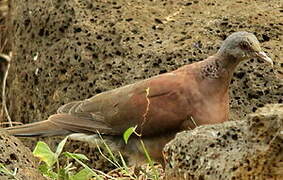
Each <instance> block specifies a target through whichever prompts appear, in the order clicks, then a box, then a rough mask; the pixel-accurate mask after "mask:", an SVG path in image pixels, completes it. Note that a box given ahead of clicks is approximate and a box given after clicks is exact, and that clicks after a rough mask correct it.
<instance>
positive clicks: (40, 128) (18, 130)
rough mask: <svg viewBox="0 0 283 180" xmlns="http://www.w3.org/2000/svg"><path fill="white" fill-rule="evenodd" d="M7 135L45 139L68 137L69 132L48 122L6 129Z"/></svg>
mask: <svg viewBox="0 0 283 180" xmlns="http://www.w3.org/2000/svg"><path fill="white" fill-rule="evenodd" d="M6 130H7V131H8V133H9V134H11V135H13V136H18V137H45V136H61V135H68V134H70V133H71V132H70V131H68V130H65V129H62V128H60V127H59V126H56V125H55V124H53V123H52V122H50V121H49V120H45V121H41V122H36V123H31V124H25V125H21V126H14V127H10V128H6Z"/></svg>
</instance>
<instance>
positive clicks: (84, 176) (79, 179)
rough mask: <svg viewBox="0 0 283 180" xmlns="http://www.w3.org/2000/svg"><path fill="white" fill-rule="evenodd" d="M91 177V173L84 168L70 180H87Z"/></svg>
mask: <svg viewBox="0 0 283 180" xmlns="http://www.w3.org/2000/svg"><path fill="white" fill-rule="evenodd" d="M92 176H93V173H92V172H91V171H90V170H89V169H87V168H84V169H82V170H80V171H79V172H78V173H77V174H75V175H73V176H71V177H70V180H88V179H90V178H91V177H92Z"/></svg>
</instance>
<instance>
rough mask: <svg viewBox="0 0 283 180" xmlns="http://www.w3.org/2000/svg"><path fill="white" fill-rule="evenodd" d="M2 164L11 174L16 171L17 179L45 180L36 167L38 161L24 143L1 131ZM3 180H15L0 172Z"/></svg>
mask: <svg viewBox="0 0 283 180" xmlns="http://www.w3.org/2000/svg"><path fill="white" fill-rule="evenodd" d="M0 163H1V164H2V165H4V167H5V168H7V169H8V170H9V171H10V172H14V171H16V175H15V177H16V178H18V179H20V180H34V179H36V180H45V179H46V178H44V177H43V176H42V175H41V174H40V173H39V171H38V170H37V166H36V159H35V157H34V156H33V155H32V153H31V151H30V150H29V149H28V148H27V147H25V146H24V145H23V144H22V142H21V141H20V140H19V139H17V138H15V137H12V136H9V135H8V134H7V133H6V132H5V131H4V130H3V129H0ZM0 179H1V180H8V179H14V178H13V177H11V176H10V175H8V174H5V173H3V172H0Z"/></svg>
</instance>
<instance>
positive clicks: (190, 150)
mask: <svg viewBox="0 0 283 180" xmlns="http://www.w3.org/2000/svg"><path fill="white" fill-rule="evenodd" d="M282 130H283V104H274V105H267V106H265V107H263V108H260V109H259V110H258V111H257V112H256V113H253V114H250V115H249V116H248V118H247V120H243V121H233V122H226V123H223V124H218V125H209V126H201V127H198V128H196V129H194V130H192V131H185V132H181V133H178V134H177V136H176V138H175V139H174V140H172V141H171V142H170V143H168V144H167V145H166V147H165V148H164V155H165V161H166V175H167V176H168V177H170V178H173V179H174V178H175V179H191V180H194V179H197V180H199V179H205V180H210V179H211V180H215V179H218V180H222V179H223V180H241V179H282V178H283V135H282V134H281V132H280V131H282Z"/></svg>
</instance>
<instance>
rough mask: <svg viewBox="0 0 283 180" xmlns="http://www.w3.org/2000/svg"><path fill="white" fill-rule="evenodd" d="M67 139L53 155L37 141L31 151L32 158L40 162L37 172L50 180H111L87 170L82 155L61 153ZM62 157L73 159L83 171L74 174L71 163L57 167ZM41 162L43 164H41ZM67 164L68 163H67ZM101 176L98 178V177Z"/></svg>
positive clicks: (89, 169)
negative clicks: (93, 178)
mask: <svg viewBox="0 0 283 180" xmlns="http://www.w3.org/2000/svg"><path fill="white" fill-rule="evenodd" d="M67 139H68V137H66V138H65V139H64V140H62V141H61V142H60V143H59V145H58V147H57V149H56V152H55V153H54V152H53V151H51V149H50V148H49V146H48V145H47V144H46V143H44V142H42V141H39V142H38V143H37V145H36V147H35V149H34V151H33V154H34V156H36V157H38V158H39V159H40V161H41V165H40V166H39V170H40V171H41V173H42V174H43V175H44V176H47V177H49V178H51V179H58V180H59V179H60V180H88V179H90V178H92V177H95V178H96V179H98V180H100V179H103V178H102V177H107V178H109V179H113V178H112V177H109V176H108V175H107V174H104V173H103V172H101V171H98V170H93V169H91V168H89V167H88V166H87V165H86V164H84V163H83V161H84V160H88V158H87V157H86V156H85V155H83V154H77V153H70V152H64V153H62V150H63V147H64V145H65V143H66V141H67ZM61 155H63V156H64V157H67V158H69V159H74V160H75V161H76V162H78V163H79V164H80V165H81V166H82V167H83V169H82V170H80V171H79V172H77V173H76V171H75V170H77V168H76V167H74V166H73V164H72V163H67V164H66V165H65V166H64V167H60V165H59V157H60V156H61ZM42 162H43V163H42ZM68 162H69V161H68ZM99 174H100V175H102V176H100V175H99Z"/></svg>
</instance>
